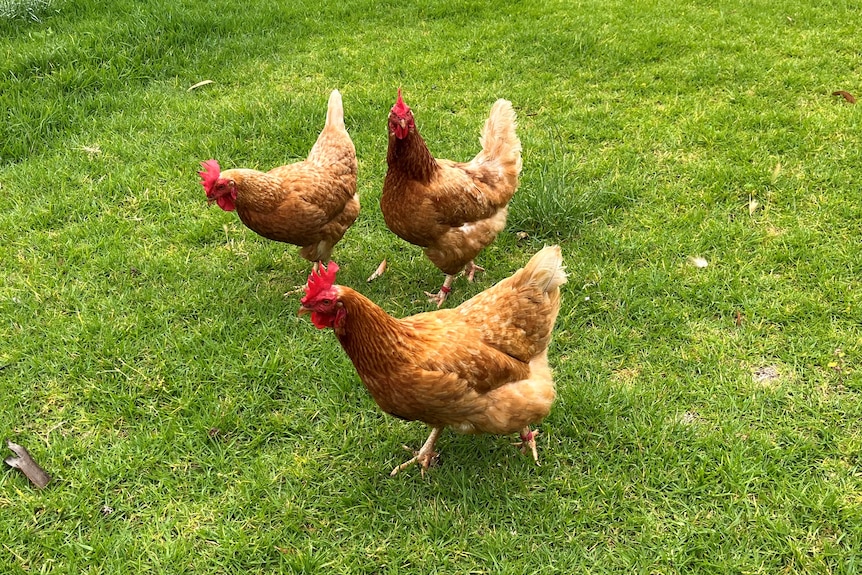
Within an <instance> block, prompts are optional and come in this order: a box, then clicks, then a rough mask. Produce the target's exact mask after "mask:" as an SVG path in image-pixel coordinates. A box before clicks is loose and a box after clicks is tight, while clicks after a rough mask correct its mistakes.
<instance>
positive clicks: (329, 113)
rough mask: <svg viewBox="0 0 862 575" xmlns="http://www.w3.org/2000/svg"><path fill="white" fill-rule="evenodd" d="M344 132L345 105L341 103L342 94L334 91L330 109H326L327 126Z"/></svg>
mask: <svg viewBox="0 0 862 575" xmlns="http://www.w3.org/2000/svg"><path fill="white" fill-rule="evenodd" d="M329 126H332V127H333V128H339V129H341V130H344V129H345V127H344V104H343V103H342V102H341V92H339V91H338V90H333V91H332V93H331V94H330V95H329V107H328V108H327V109H326V126H325V127H329Z"/></svg>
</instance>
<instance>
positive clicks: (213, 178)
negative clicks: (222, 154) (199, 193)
mask: <svg viewBox="0 0 862 575" xmlns="http://www.w3.org/2000/svg"><path fill="white" fill-rule="evenodd" d="M201 166H203V168H204V171H202V172H198V175H199V176H200V177H201V185H202V186H203V187H204V190H206V192H207V195H209V194H210V191H211V190H212V188H213V186H214V185H215V183H216V182H217V181H218V178H219V176H220V175H221V168H220V167H219V165H218V162H216V161H215V160H207V161H206V162H201Z"/></svg>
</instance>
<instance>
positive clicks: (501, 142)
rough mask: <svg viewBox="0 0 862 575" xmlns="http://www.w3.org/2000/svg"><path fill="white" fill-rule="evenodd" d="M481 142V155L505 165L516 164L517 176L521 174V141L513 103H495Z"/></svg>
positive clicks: (483, 129) (501, 101)
mask: <svg viewBox="0 0 862 575" xmlns="http://www.w3.org/2000/svg"><path fill="white" fill-rule="evenodd" d="M479 142H480V143H481V144H482V153H481V155H482V156H484V157H485V158H486V159H488V160H490V159H494V160H497V161H498V162H500V163H501V164H503V165H509V164H514V166H515V174H516V175H517V174H520V173H521V165H522V164H521V140H519V139H518V135H517V134H516V133H515V109H514V108H512V103H511V102H509V101H508V100H503V99H502V98H501V99H499V100H497V101H496V102H494V105H493V106H491V113H490V114H489V115H488V119H487V120H486V121H485V126H484V127H483V128H482V136H481V137H480V138H479Z"/></svg>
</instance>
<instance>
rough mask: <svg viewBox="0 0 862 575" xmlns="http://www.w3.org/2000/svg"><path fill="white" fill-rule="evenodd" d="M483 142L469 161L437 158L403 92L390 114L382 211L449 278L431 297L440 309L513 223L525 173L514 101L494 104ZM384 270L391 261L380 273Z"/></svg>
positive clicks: (502, 101) (397, 232)
mask: <svg viewBox="0 0 862 575" xmlns="http://www.w3.org/2000/svg"><path fill="white" fill-rule="evenodd" d="M480 142H481V144H482V151H481V152H479V154H478V155H476V157H475V158H473V159H472V160H471V161H469V162H464V163H459V162H453V161H450V160H437V159H434V157H433V156H432V155H431V152H430V151H428V146H426V145H425V141H424V140H423V139H422V136H420V135H419V130H418V129H417V128H416V123H415V121H414V119H413V112H412V111H411V110H410V107H409V106H407V104H405V103H404V100H403V99H402V98H401V90H400V89H399V90H398V100H397V102H396V103H395V105H394V106H393V107H392V111H391V112H390V113H389V151H388V152H387V155H386V161H387V163H388V164H389V169H388V171H387V172H386V179H385V180H384V183H383V196H382V197H381V199H380V209H381V211H382V212H383V218H384V219H385V220H386V225H387V226H388V227H389V229H390V230H392V231H393V232H394V233H395V234H396V235H397V236H399V237H400V238H402V239H404V240H406V241H408V242H410V243H411V244H415V245H417V246H420V247H422V248H423V249H424V251H425V255H426V256H428V259H430V260H431V262H432V263H433V264H434V265H435V266H437V267H438V268H440V270H441V271H442V272H443V273H444V274H446V278H445V281H444V282H443V286H442V287H441V288H440V291H439V292H438V293H437V294H431V293H427V292H426V294H427V295H428V296H429V298H430V299H431V301H432V302H435V303H436V304H437V306H438V307H439V306H440V305H441V304H442V303H443V302H444V301H445V300H446V296H447V295H448V294H449V292H450V290H451V286H452V281H453V280H454V279H455V275H457V274H458V273H460V272H461V271H464V272H466V274H467V279H468V280H469V281H473V274H474V273H475V272H477V271H483V269H482V268H481V267H479V266H477V265H476V264H475V263H474V262H473V259H474V258H475V257H476V256H477V255H478V253H479V252H480V251H481V250H482V249H483V248H484V247H486V246H487V245H489V244H490V243H491V242H493V241H494V238H496V237H497V234H498V233H500V231H501V230H502V229H503V228H504V227H505V225H506V215H507V210H508V203H509V200H510V199H512V195H513V194H514V193H515V190H516V189H517V187H518V175H519V174H520V173H521V142H520V140H518V136H517V135H516V134H515V111H514V110H513V109H512V104H511V103H510V102H508V101H507V100H497V101H496V102H495V103H494V105H493V106H492V107H491V114H490V115H489V116H488V120H487V121H486V122H485V127H484V128H483V129H482V137H481V138H480ZM384 267H385V261H384V263H382V264H381V267H380V268H379V269H378V272H379V273H382V269H383V268H384ZM376 275H379V274H378V273H377V272H376V273H375V274H374V275H373V276H372V278H369V279H373V278H374V277H376Z"/></svg>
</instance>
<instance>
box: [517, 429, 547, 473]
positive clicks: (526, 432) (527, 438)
mask: <svg viewBox="0 0 862 575" xmlns="http://www.w3.org/2000/svg"><path fill="white" fill-rule="evenodd" d="M537 437H539V432H538V430H536V431H530V426H529V425H528V426H527V427H525V428H524V429H522V430H521V441H519V442H518V443H515V444H513V445H515V446H516V447H520V448H521V453H523V454H524V455H526V454H527V448H529V449H530V451H532V453H533V461H535V462H536V465H539V466H541V464H540V463H539V452H538V451H537V450H536V438H537Z"/></svg>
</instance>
